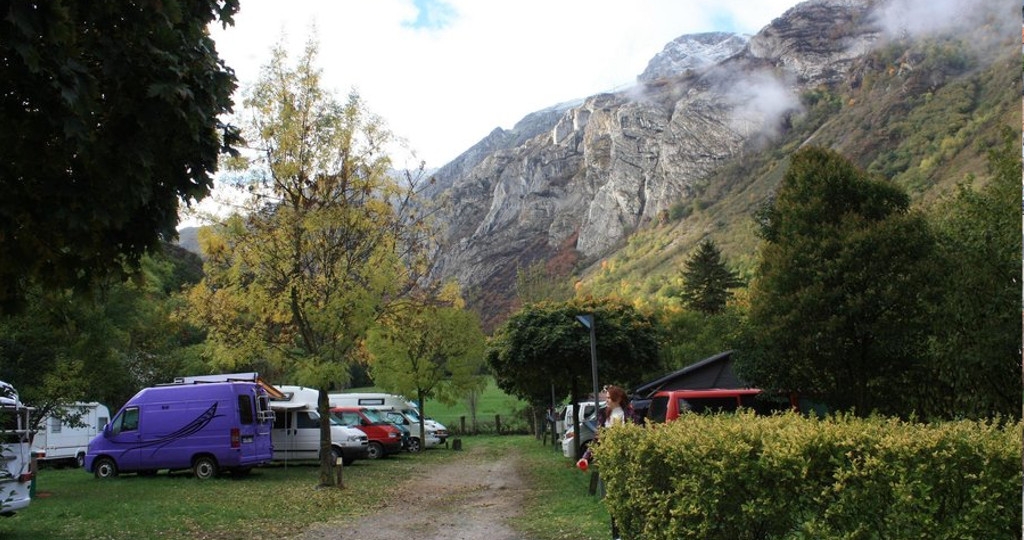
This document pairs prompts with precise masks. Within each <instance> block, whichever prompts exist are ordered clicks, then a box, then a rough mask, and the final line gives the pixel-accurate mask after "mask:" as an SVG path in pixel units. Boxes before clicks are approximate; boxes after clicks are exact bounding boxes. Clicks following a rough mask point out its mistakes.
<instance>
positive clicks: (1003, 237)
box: [932, 133, 1021, 418]
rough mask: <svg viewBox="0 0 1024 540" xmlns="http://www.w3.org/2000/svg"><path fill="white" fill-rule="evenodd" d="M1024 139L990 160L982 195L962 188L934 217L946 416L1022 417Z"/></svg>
mask: <svg viewBox="0 0 1024 540" xmlns="http://www.w3.org/2000/svg"><path fill="white" fill-rule="evenodd" d="M1019 144H1020V134H1019V133H1018V134H1016V135H1014V134H1013V133H1009V134H1008V136H1007V137H1006V140H1005V142H1004V144H1003V145H1002V147H999V148H997V149H993V150H992V151H990V154H989V170H990V178H989V181H988V183H987V184H985V185H984V186H983V187H981V188H978V189H974V188H972V187H971V186H970V185H963V186H960V187H959V188H958V189H957V191H956V193H955V194H954V196H952V197H951V198H949V199H947V200H945V201H943V202H942V203H941V204H940V205H939V206H938V207H937V209H936V212H935V218H934V222H935V224H936V229H937V233H938V238H939V246H940V249H939V253H940V256H941V260H942V262H943V264H944V266H943V269H944V270H943V272H942V273H941V283H942V291H943V293H942V302H941V303H940V304H939V306H938V309H937V311H936V312H935V313H934V315H933V316H932V321H933V322H934V324H935V330H934V338H933V340H934V341H933V351H934V358H935V369H936V371H937V372H938V377H939V380H940V381H941V382H942V383H943V385H944V386H943V391H941V392H936V395H937V397H938V398H939V399H937V401H938V403H937V405H938V406H940V407H941V410H942V411H944V412H945V414H947V415H955V416H961V417H982V418H984V417H988V416H992V415H995V414H1002V415H1008V416H1016V417H1019V416H1020V414H1021V380H1020V375H1021V334H1020V326H1019V325H1020V316H1019V314H1018V309H1017V308H1018V307H1019V304H1020V294H1021V285H1020V283H1021V282H1020V279H1021V253H1020V249H1021V224H1020V221H1019V216H1018V215H1017V213H1018V209H1019V207H1018V205H1019V204H1020V196H1021V188H1020V179H1021V161H1020V154H1019V153H1018V152H1019V151H1020V148H1019Z"/></svg>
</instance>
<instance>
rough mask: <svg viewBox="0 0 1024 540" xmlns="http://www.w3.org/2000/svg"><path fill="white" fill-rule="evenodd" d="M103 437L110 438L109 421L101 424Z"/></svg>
mask: <svg viewBox="0 0 1024 540" xmlns="http://www.w3.org/2000/svg"><path fill="white" fill-rule="evenodd" d="M103 437H104V438H107V439H109V438H110V422H107V423H106V425H104V426H103Z"/></svg>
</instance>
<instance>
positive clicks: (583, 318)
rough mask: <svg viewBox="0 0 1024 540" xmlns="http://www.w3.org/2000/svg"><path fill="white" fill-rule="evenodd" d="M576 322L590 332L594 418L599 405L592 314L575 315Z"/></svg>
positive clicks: (595, 337) (595, 338) (595, 342)
mask: <svg viewBox="0 0 1024 540" xmlns="http://www.w3.org/2000/svg"><path fill="white" fill-rule="evenodd" d="M576 320H577V321H579V322H580V324H582V325H583V326H586V327H587V328H588V329H589V330H590V371H591V375H592V376H593V378H594V417H595V418H596V417H597V411H599V410H600V408H601V405H600V404H599V403H598V390H597V336H596V335H595V334H594V314H593V313H588V314H586V315H577V316H576ZM596 427H600V426H596ZM595 431H596V429H595Z"/></svg>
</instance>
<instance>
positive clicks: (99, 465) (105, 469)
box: [92, 457, 117, 479]
mask: <svg viewBox="0 0 1024 540" xmlns="http://www.w3.org/2000/svg"><path fill="white" fill-rule="evenodd" d="M92 473H93V475H95V476H96V478H101V479H103V478H114V477H115V476H117V463H116V462H115V461H114V460H113V459H111V458H108V457H101V458H97V459H96V461H95V462H94V463H93V464H92Z"/></svg>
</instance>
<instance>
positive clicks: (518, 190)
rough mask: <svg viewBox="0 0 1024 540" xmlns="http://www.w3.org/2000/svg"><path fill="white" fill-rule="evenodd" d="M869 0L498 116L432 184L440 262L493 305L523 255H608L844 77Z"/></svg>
mask: <svg viewBox="0 0 1024 540" xmlns="http://www.w3.org/2000/svg"><path fill="white" fill-rule="evenodd" d="M871 3H872V2H870V1H869V0H812V1H810V2H806V3H804V4H801V5H799V6H797V7H795V8H793V9H791V10H790V11H789V12H787V13H785V14H784V15H783V16H781V17H779V18H778V19H776V20H775V21H774V22H772V24H770V25H769V26H767V27H765V28H764V29H763V30H762V31H761V32H759V33H758V34H757V35H755V36H752V37H750V38H749V41H748V40H747V39H746V38H742V37H739V36H734V35H725V34H715V35H713V36H709V35H701V36H697V37H692V38H688V37H686V36H684V37H682V38H680V39H677V40H675V41H674V42H673V43H674V44H679V43H684V44H685V46H679V47H673V46H672V45H671V44H670V46H667V47H666V50H665V51H663V52H662V53H661V54H660V55H659V56H658V57H656V58H655V59H653V60H652V62H651V64H649V65H648V67H647V69H646V70H645V71H644V74H643V75H641V76H640V77H639V78H638V81H639V82H638V84H637V85H636V86H635V87H633V88H630V89H628V90H626V91H622V92H617V93H608V94H599V95H595V96H591V97H588V98H586V99H584V100H582V101H580V102H578V103H570V104H563V105H560V106H556V107H552V108H550V109H547V110H545V111H540V112H538V113H534V114H532V115H529V116H527V117H526V118H524V119H523V121H521V122H520V123H519V124H518V125H517V126H516V127H515V128H513V129H512V130H509V131H505V130H500V129H499V130H495V131H494V132H492V133H491V134H490V135H489V136H488V137H487V138H485V139H483V140H482V141H481V142H480V143H479V144H477V145H476V146H474V147H473V148H471V149H469V150H468V151H467V152H466V153H464V154H463V155H462V156H460V157H459V158H458V159H456V160H454V161H453V162H452V163H450V164H448V165H446V166H445V167H444V168H442V169H440V170H439V171H438V172H437V174H436V178H437V183H436V185H435V189H436V192H435V193H434V196H435V197H436V198H437V199H438V200H441V201H445V202H446V206H445V207H444V208H445V210H444V211H443V212H442V214H441V216H442V221H443V222H444V224H445V226H446V232H445V236H444V245H445V247H444V254H443V257H442V259H441V262H440V266H439V268H438V271H439V272H440V273H441V275H442V276H444V277H446V278H456V279H458V280H459V282H460V283H462V285H463V287H464V289H468V290H470V291H472V294H473V296H474V297H475V298H477V299H478V300H477V301H478V303H482V304H488V305H478V307H479V308H480V309H481V310H482V311H484V312H488V313H494V312H500V311H502V310H503V309H506V308H507V306H508V305H509V304H510V302H511V300H512V299H513V298H514V296H515V292H514V282H515V274H516V268H517V266H525V265H528V264H531V263H533V262H534V261H538V260H540V261H547V260H549V259H552V258H554V257H556V256H558V255H562V256H564V255H565V252H567V251H570V252H572V254H573V255H574V256H577V257H579V258H581V259H582V260H583V261H595V260H598V259H599V258H600V257H602V256H603V255H605V254H607V253H609V251H610V250H612V249H614V248H615V247H616V246H618V245H621V243H622V242H623V241H624V240H625V239H626V238H627V237H628V235H629V234H630V233H631V232H632V231H634V230H635V229H637V228H638V227H640V226H642V225H643V224H645V223H647V222H650V221H651V220H655V219H658V218H659V214H660V213H663V212H666V211H667V210H668V209H669V207H670V206H671V205H673V204H676V203H679V202H680V201H686V200H687V198H689V197H692V196H693V194H694V191H695V186H696V185H698V184H699V182H701V181H702V180H703V179H705V178H706V177H707V176H708V175H709V174H710V172H712V171H713V170H715V168H716V167H718V166H719V165H721V164H722V163H723V162H724V161H726V160H728V159H730V158H733V157H734V156H735V155H736V154H737V152H739V151H740V150H741V148H743V146H744V145H745V144H748V143H750V142H751V141H753V140H755V138H757V137H770V136H771V134H772V133H773V131H774V130H775V129H777V128H778V126H779V125H780V123H781V122H784V121H785V119H786V117H787V115H790V114H792V113H793V112H795V111H796V110H797V109H798V107H799V100H798V96H799V92H800V91H801V90H802V89H804V88H810V87H814V86H816V85H819V84H830V83H832V82H834V81H835V80H837V79H839V78H841V77H842V76H843V74H844V73H845V71H846V69H847V67H848V64H849V63H850V62H852V61H853V60H855V59H856V58H858V57H859V56H860V55H863V54H864V53H865V52H867V50H868V48H869V46H870V44H871V43H872V42H873V40H874V39H876V37H877V32H876V30H875V29H874V28H873V27H872V25H871V24H870V17H869V14H868V11H869V8H870V4H871ZM702 44H703V46H704V47H706V48H708V49H715V50H708V51H706V54H704V53H702V51H701V46H702ZM680 50H682V51H683V52H681V53H680V52H679V51H680ZM687 58H689V59H690V60H689V61H686V59H687ZM708 58H713V59H714V60H713V61H710V62H709V61H706V59H708ZM673 66H674V67H673Z"/></svg>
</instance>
